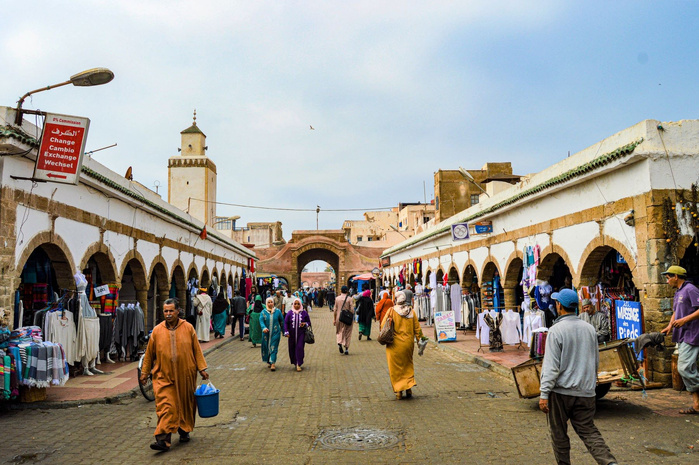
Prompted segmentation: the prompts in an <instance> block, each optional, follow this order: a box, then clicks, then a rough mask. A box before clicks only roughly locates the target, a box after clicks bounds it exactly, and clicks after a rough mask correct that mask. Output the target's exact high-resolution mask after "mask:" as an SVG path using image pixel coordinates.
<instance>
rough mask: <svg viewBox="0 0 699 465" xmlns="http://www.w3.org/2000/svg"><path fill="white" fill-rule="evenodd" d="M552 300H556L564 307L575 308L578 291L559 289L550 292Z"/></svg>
mask: <svg viewBox="0 0 699 465" xmlns="http://www.w3.org/2000/svg"><path fill="white" fill-rule="evenodd" d="M551 298H552V299H553V300H557V301H558V302H560V303H561V305H563V306H564V307H565V308H575V307H577V306H578V293H577V292H575V291H574V290H572V289H561V290H560V291H558V292H554V293H553V294H551Z"/></svg>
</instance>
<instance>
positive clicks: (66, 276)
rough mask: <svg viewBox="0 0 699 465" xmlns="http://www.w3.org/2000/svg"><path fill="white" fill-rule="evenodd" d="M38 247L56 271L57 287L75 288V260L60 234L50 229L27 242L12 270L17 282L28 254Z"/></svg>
mask: <svg viewBox="0 0 699 465" xmlns="http://www.w3.org/2000/svg"><path fill="white" fill-rule="evenodd" d="M39 247H41V248H42V250H43V251H44V252H46V255H48V256H49V259H50V260H51V264H52V265H53V267H54V271H55V272H56V281H57V283H58V285H59V287H61V288H64V289H75V280H74V278H73V275H74V274H75V265H74V263H75V260H73V256H72V255H71V253H70V249H69V248H68V244H66V243H65V241H64V240H63V238H62V237H61V236H59V235H58V234H53V233H51V231H42V232H40V233H38V234H37V235H35V236H34V237H32V238H31V240H30V241H29V242H27V245H26V247H25V248H24V250H23V251H22V253H21V254H20V256H19V258H18V259H17V262H16V263H17V264H16V265H15V270H14V271H15V278H16V279H17V282H19V280H20V279H21V277H22V271H23V270H24V265H25V264H26V263H27V260H28V259H29V256H30V255H31V254H32V253H33V252H34V250H35V249H37V248H39Z"/></svg>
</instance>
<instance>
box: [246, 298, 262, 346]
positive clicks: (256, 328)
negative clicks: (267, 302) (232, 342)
mask: <svg viewBox="0 0 699 465" xmlns="http://www.w3.org/2000/svg"><path fill="white" fill-rule="evenodd" d="M262 309H263V307H262V296H260V295H256V296H255V302H253V304H252V305H250V307H248V316H249V323H250V329H249V334H248V340H249V341H250V342H251V343H252V346H253V347H257V344H262V326H260V315H261V314H262Z"/></svg>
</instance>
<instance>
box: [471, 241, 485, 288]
mask: <svg viewBox="0 0 699 465" xmlns="http://www.w3.org/2000/svg"><path fill="white" fill-rule="evenodd" d="M469 255H470V257H471V260H473V263H474V264H475V265H474V268H476V273H478V281H480V280H481V274H482V273H483V268H484V267H485V264H486V263H487V262H488V248H487V247H478V248H477V249H473V250H471V251H470V253H469Z"/></svg>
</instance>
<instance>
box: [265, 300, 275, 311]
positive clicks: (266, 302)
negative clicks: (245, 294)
mask: <svg viewBox="0 0 699 465" xmlns="http://www.w3.org/2000/svg"><path fill="white" fill-rule="evenodd" d="M270 302H272V308H274V298H272V297H267V300H265V308H267V304H268V303H270ZM267 311H269V309H267Z"/></svg>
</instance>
